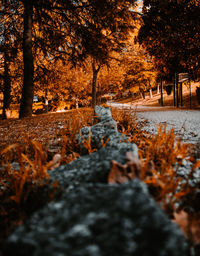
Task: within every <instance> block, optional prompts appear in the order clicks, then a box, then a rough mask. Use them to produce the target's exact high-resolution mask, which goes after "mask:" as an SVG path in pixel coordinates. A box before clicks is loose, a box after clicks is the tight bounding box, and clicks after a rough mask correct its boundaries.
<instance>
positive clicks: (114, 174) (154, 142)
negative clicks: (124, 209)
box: [109, 110, 200, 245]
mask: <svg viewBox="0 0 200 256" xmlns="http://www.w3.org/2000/svg"><path fill="white" fill-rule="evenodd" d="M114 116H115V120H117V121H118V128H119V130H120V131H121V132H123V133H124V134H125V135H126V136H127V137H128V138H129V141H130V142H133V143H135V144H136V145H137V146H138V149H139V158H140V161H141V167H140V174H139V175H135V174H137V173H138V167H137V166H138V160H137V159H133V157H132V162H130V160H128V159H127V163H126V164H125V165H120V164H119V163H116V162H114V163H113V166H112V169H111V173H110V175H109V182H110V181H111V183H113V182H114V180H115V181H116V182H117V183H122V182H125V181H127V180H130V179H131V178H135V177H138V176H139V177H140V178H141V179H142V180H143V181H144V182H145V183H146V184H147V186H148V188H149V191H150V193H151V194H152V196H153V197H154V199H155V200H156V201H157V202H158V203H159V205H160V206H161V207H162V208H163V209H164V210H165V212H166V213H167V214H168V215H169V217H171V218H172V219H174V221H175V222H176V223H177V224H178V225H179V226H180V227H181V228H182V230H183V232H184V233H185V235H186V237H187V239H188V240H189V242H190V243H191V244H192V245H193V244H196V243H199V242H200V225H199V221H198V220H199V218H200V213H199V210H200V208H199V206H198V205H199V204H198V203H197V201H198V200H197V198H196V195H197V194H198V191H199V188H200V182H199V183H198V185H197V186H195V187H194V186H193V185H191V179H192V175H193V173H194V171H195V169H196V168H198V167H199V166H200V161H199V160H197V159H195V157H193V156H192V155H193V152H192V147H191V145H189V144H186V143H182V142H181V140H180V139H176V136H175V134H174V130H173V129H171V130H170V131H167V129H166V128H167V127H166V126H165V127H163V126H158V131H157V134H154V135H150V134H147V133H146V132H145V131H143V130H142V129H141V124H140V123H138V122H137V120H136V118H135V115H134V113H130V111H126V112H124V111H117V110H115V112H114ZM184 159H187V160H189V161H190V162H191V166H192V167H191V170H190V171H189V173H188V175H186V176H180V175H178V174H177V171H178V169H179V168H180V167H181V166H182V162H183V160H184ZM130 170H131V173H129V172H130ZM120 175H121V177H120ZM198 202H199V201H198ZM188 209H190V211H189V212H188Z"/></svg>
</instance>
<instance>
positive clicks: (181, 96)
mask: <svg viewBox="0 0 200 256" xmlns="http://www.w3.org/2000/svg"><path fill="white" fill-rule="evenodd" d="M180 99H181V107H182V106H183V83H180Z"/></svg>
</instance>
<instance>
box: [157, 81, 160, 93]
mask: <svg viewBox="0 0 200 256" xmlns="http://www.w3.org/2000/svg"><path fill="white" fill-rule="evenodd" d="M159 93H160V85H159V83H158V84H157V94H159Z"/></svg>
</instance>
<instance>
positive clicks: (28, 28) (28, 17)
mask: <svg viewBox="0 0 200 256" xmlns="http://www.w3.org/2000/svg"><path fill="white" fill-rule="evenodd" d="M32 25H33V5H32V1H31V0H24V33H23V62H24V80H23V89H22V99H21V105H20V113H19V117H20V118H23V117H27V116H31V115H32V105H33V96H34V87H33V75H34V66H33V54H32Z"/></svg>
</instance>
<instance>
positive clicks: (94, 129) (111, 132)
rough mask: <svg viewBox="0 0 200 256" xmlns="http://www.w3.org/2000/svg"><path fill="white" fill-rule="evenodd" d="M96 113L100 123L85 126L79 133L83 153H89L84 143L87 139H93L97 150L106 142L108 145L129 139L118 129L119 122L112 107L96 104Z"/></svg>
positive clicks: (92, 142) (92, 144)
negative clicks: (113, 115)
mask: <svg viewBox="0 0 200 256" xmlns="http://www.w3.org/2000/svg"><path fill="white" fill-rule="evenodd" d="M95 115H96V120H97V121H98V123H97V124H96V125H93V126H91V127H83V128H82V129H81V130H80V132H79V134H78V135H77V140H78V143H79V144H80V148H81V152H82V154H87V153H88V150H87V148H86V147H85V145H84V142H85V141H87V142H89V140H91V143H90V144H91V145H90V146H91V148H92V149H97V150H98V149H100V148H102V146H103V144H104V143H106V146H112V145H115V144H118V143H121V142H124V141H126V142H127V141H128V140H127V138H126V136H125V135H122V134H121V133H119V132H118V131H117V123H116V121H115V120H113V118H112V115H111V111H110V108H103V107H101V106H96V107H95Z"/></svg>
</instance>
